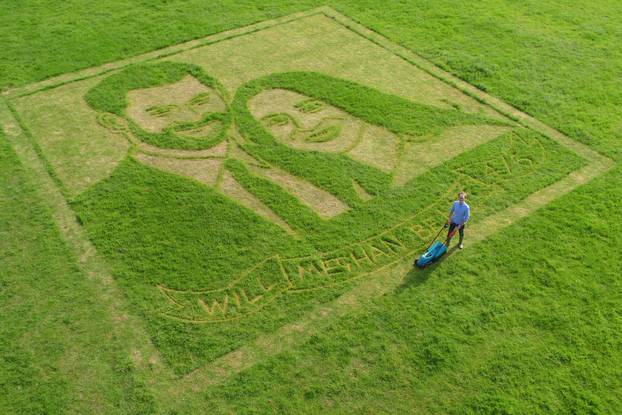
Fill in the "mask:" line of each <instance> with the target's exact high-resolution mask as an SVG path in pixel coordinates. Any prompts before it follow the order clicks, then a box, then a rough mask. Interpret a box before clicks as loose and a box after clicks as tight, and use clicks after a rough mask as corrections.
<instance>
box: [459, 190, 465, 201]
mask: <svg viewBox="0 0 622 415" xmlns="http://www.w3.org/2000/svg"><path fill="white" fill-rule="evenodd" d="M460 195H463V196H464V198H465V199H466V197H467V192H465V191H462V192H460V193H458V197H460Z"/></svg>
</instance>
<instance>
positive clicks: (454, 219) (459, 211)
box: [445, 192, 471, 249]
mask: <svg viewBox="0 0 622 415" xmlns="http://www.w3.org/2000/svg"><path fill="white" fill-rule="evenodd" d="M466 196H467V195H466V193H465V192H460V193H458V200H456V201H455V202H454V203H453V205H451V210H450V211H449V218H448V219H447V223H448V224H449V231H448V232H447V239H446V240H445V246H446V247H447V248H449V244H450V243H451V238H453V236H454V235H455V233H456V229H458V233H459V234H460V241H459V243H458V248H460V249H462V248H464V245H463V244H462V241H463V240H464V225H465V224H466V223H467V221H468V220H469V216H471V208H470V207H469V205H467V203H466V202H465V200H466Z"/></svg>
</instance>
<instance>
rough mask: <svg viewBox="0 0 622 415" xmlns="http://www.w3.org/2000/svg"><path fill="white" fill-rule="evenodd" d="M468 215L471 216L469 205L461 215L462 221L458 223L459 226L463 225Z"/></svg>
mask: <svg viewBox="0 0 622 415" xmlns="http://www.w3.org/2000/svg"><path fill="white" fill-rule="evenodd" d="M470 217H471V207H467V208H466V211H465V212H464V215H462V223H461V224H460V226H461V227H462V226H464V224H465V223H467V221H468V220H469V218H470Z"/></svg>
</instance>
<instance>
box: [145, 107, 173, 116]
mask: <svg viewBox="0 0 622 415" xmlns="http://www.w3.org/2000/svg"><path fill="white" fill-rule="evenodd" d="M175 109H177V105H175V104H170V105H154V106H153V107H149V108H147V110H146V111H147V114H149V115H151V116H152V117H166V116H167V115H168V114H170V113H171V112H172V111H173V110H175Z"/></svg>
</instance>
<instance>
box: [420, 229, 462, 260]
mask: <svg viewBox="0 0 622 415" xmlns="http://www.w3.org/2000/svg"><path fill="white" fill-rule="evenodd" d="M448 226H449V224H447V223H446V224H444V225H443V227H442V228H441V230H440V231H438V233H437V234H436V236H435V237H434V239H432V242H430V245H429V246H428V249H426V251H425V252H424V253H423V254H422V255H421V256H420V257H419V258H417V259H416V260H415V266H416V267H418V268H425V267H427V266H428V265H430V264H432V263H433V262H435V261H436V260H438V259H439V258H440V257H442V256H443V255H444V254H445V252H447V246H446V245H445V244H444V243H442V242H440V241H437V238H438V236H439V235H440V234H441V232H443V230H444V229H447V227H448ZM456 229H457V227H456ZM456 229H454V230H453V231H452V233H451V235H449V238H451V237H452V236H453V234H454V233H455V232H456Z"/></svg>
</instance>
